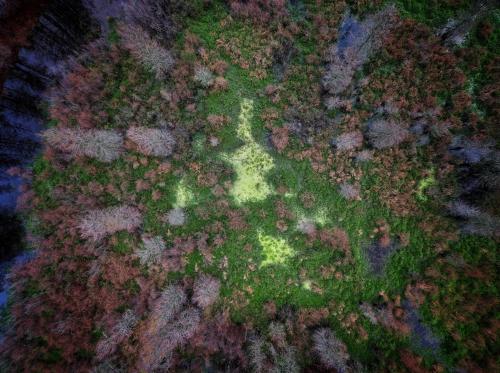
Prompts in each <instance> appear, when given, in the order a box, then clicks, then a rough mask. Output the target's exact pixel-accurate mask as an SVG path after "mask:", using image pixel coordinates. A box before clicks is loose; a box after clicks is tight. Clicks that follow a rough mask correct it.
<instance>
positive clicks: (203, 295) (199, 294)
mask: <svg viewBox="0 0 500 373" xmlns="http://www.w3.org/2000/svg"><path fill="white" fill-rule="evenodd" d="M219 290H220V281H219V280H218V279H216V278H214V277H212V276H208V275H201V276H200V277H198V279H197V280H196V281H195V283H194V288H193V302H194V303H195V304H196V305H198V306H199V307H201V308H207V307H209V306H211V305H212V304H213V303H214V302H215V301H216V300H217V298H219Z"/></svg>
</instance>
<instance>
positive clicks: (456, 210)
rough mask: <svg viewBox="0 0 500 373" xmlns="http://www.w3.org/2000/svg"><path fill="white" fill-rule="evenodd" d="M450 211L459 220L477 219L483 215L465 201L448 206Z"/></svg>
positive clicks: (454, 202) (451, 203)
mask: <svg viewBox="0 0 500 373" xmlns="http://www.w3.org/2000/svg"><path fill="white" fill-rule="evenodd" d="M447 207H448V210H449V212H450V214H451V215H452V216H456V217H459V218H476V217H478V216H479V215H480V214H481V211H480V210H479V209H478V208H477V207H475V206H472V205H469V204H468V203H467V202H464V201H453V202H450V203H449V204H448V206H447Z"/></svg>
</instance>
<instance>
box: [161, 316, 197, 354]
mask: <svg viewBox="0 0 500 373" xmlns="http://www.w3.org/2000/svg"><path fill="white" fill-rule="evenodd" d="M200 321H201V314H200V311H199V310H198V309H197V308H194V307H190V308H187V309H185V310H184V311H182V312H181V313H180V314H179V316H178V317H177V319H175V320H174V322H173V323H172V324H171V325H169V327H168V328H167V330H166V333H165V337H166V338H167V339H170V340H171V343H172V344H173V345H175V346H178V345H181V344H184V343H185V342H186V341H187V340H188V339H189V338H191V337H192V336H193V335H194V333H195V332H196V328H197V327H198V325H199V324H200Z"/></svg>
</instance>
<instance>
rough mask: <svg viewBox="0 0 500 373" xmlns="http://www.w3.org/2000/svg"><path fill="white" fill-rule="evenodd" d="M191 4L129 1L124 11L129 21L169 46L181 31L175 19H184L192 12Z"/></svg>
mask: <svg viewBox="0 0 500 373" xmlns="http://www.w3.org/2000/svg"><path fill="white" fill-rule="evenodd" d="M189 4H190V2H188V1H165V0H128V1H126V2H125V4H124V6H123V9H124V13H125V18H126V20H127V21H129V22H130V23H133V24H135V25H138V26H140V27H141V28H143V29H144V30H147V31H148V33H149V34H150V35H151V36H152V37H154V38H155V39H157V40H158V41H160V42H162V43H163V44H169V43H171V42H172V40H173V39H174V37H175V35H176V33H177V31H178V29H179V26H178V22H177V20H176V19H174V18H175V17H177V19H178V20H181V19H182V18H184V17H183V16H184V15H185V14H186V13H187V12H188V11H189V10H190V5H189Z"/></svg>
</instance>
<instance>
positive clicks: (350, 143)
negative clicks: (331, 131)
mask: <svg viewBox="0 0 500 373" xmlns="http://www.w3.org/2000/svg"><path fill="white" fill-rule="evenodd" d="M332 143H333V145H334V146H335V147H336V148H337V150H340V151H347V150H353V149H356V148H360V147H361V146H362V145H363V134H362V133H361V131H353V132H347V133H343V134H342V135H340V136H338V137H336V138H335V139H333V141H332Z"/></svg>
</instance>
